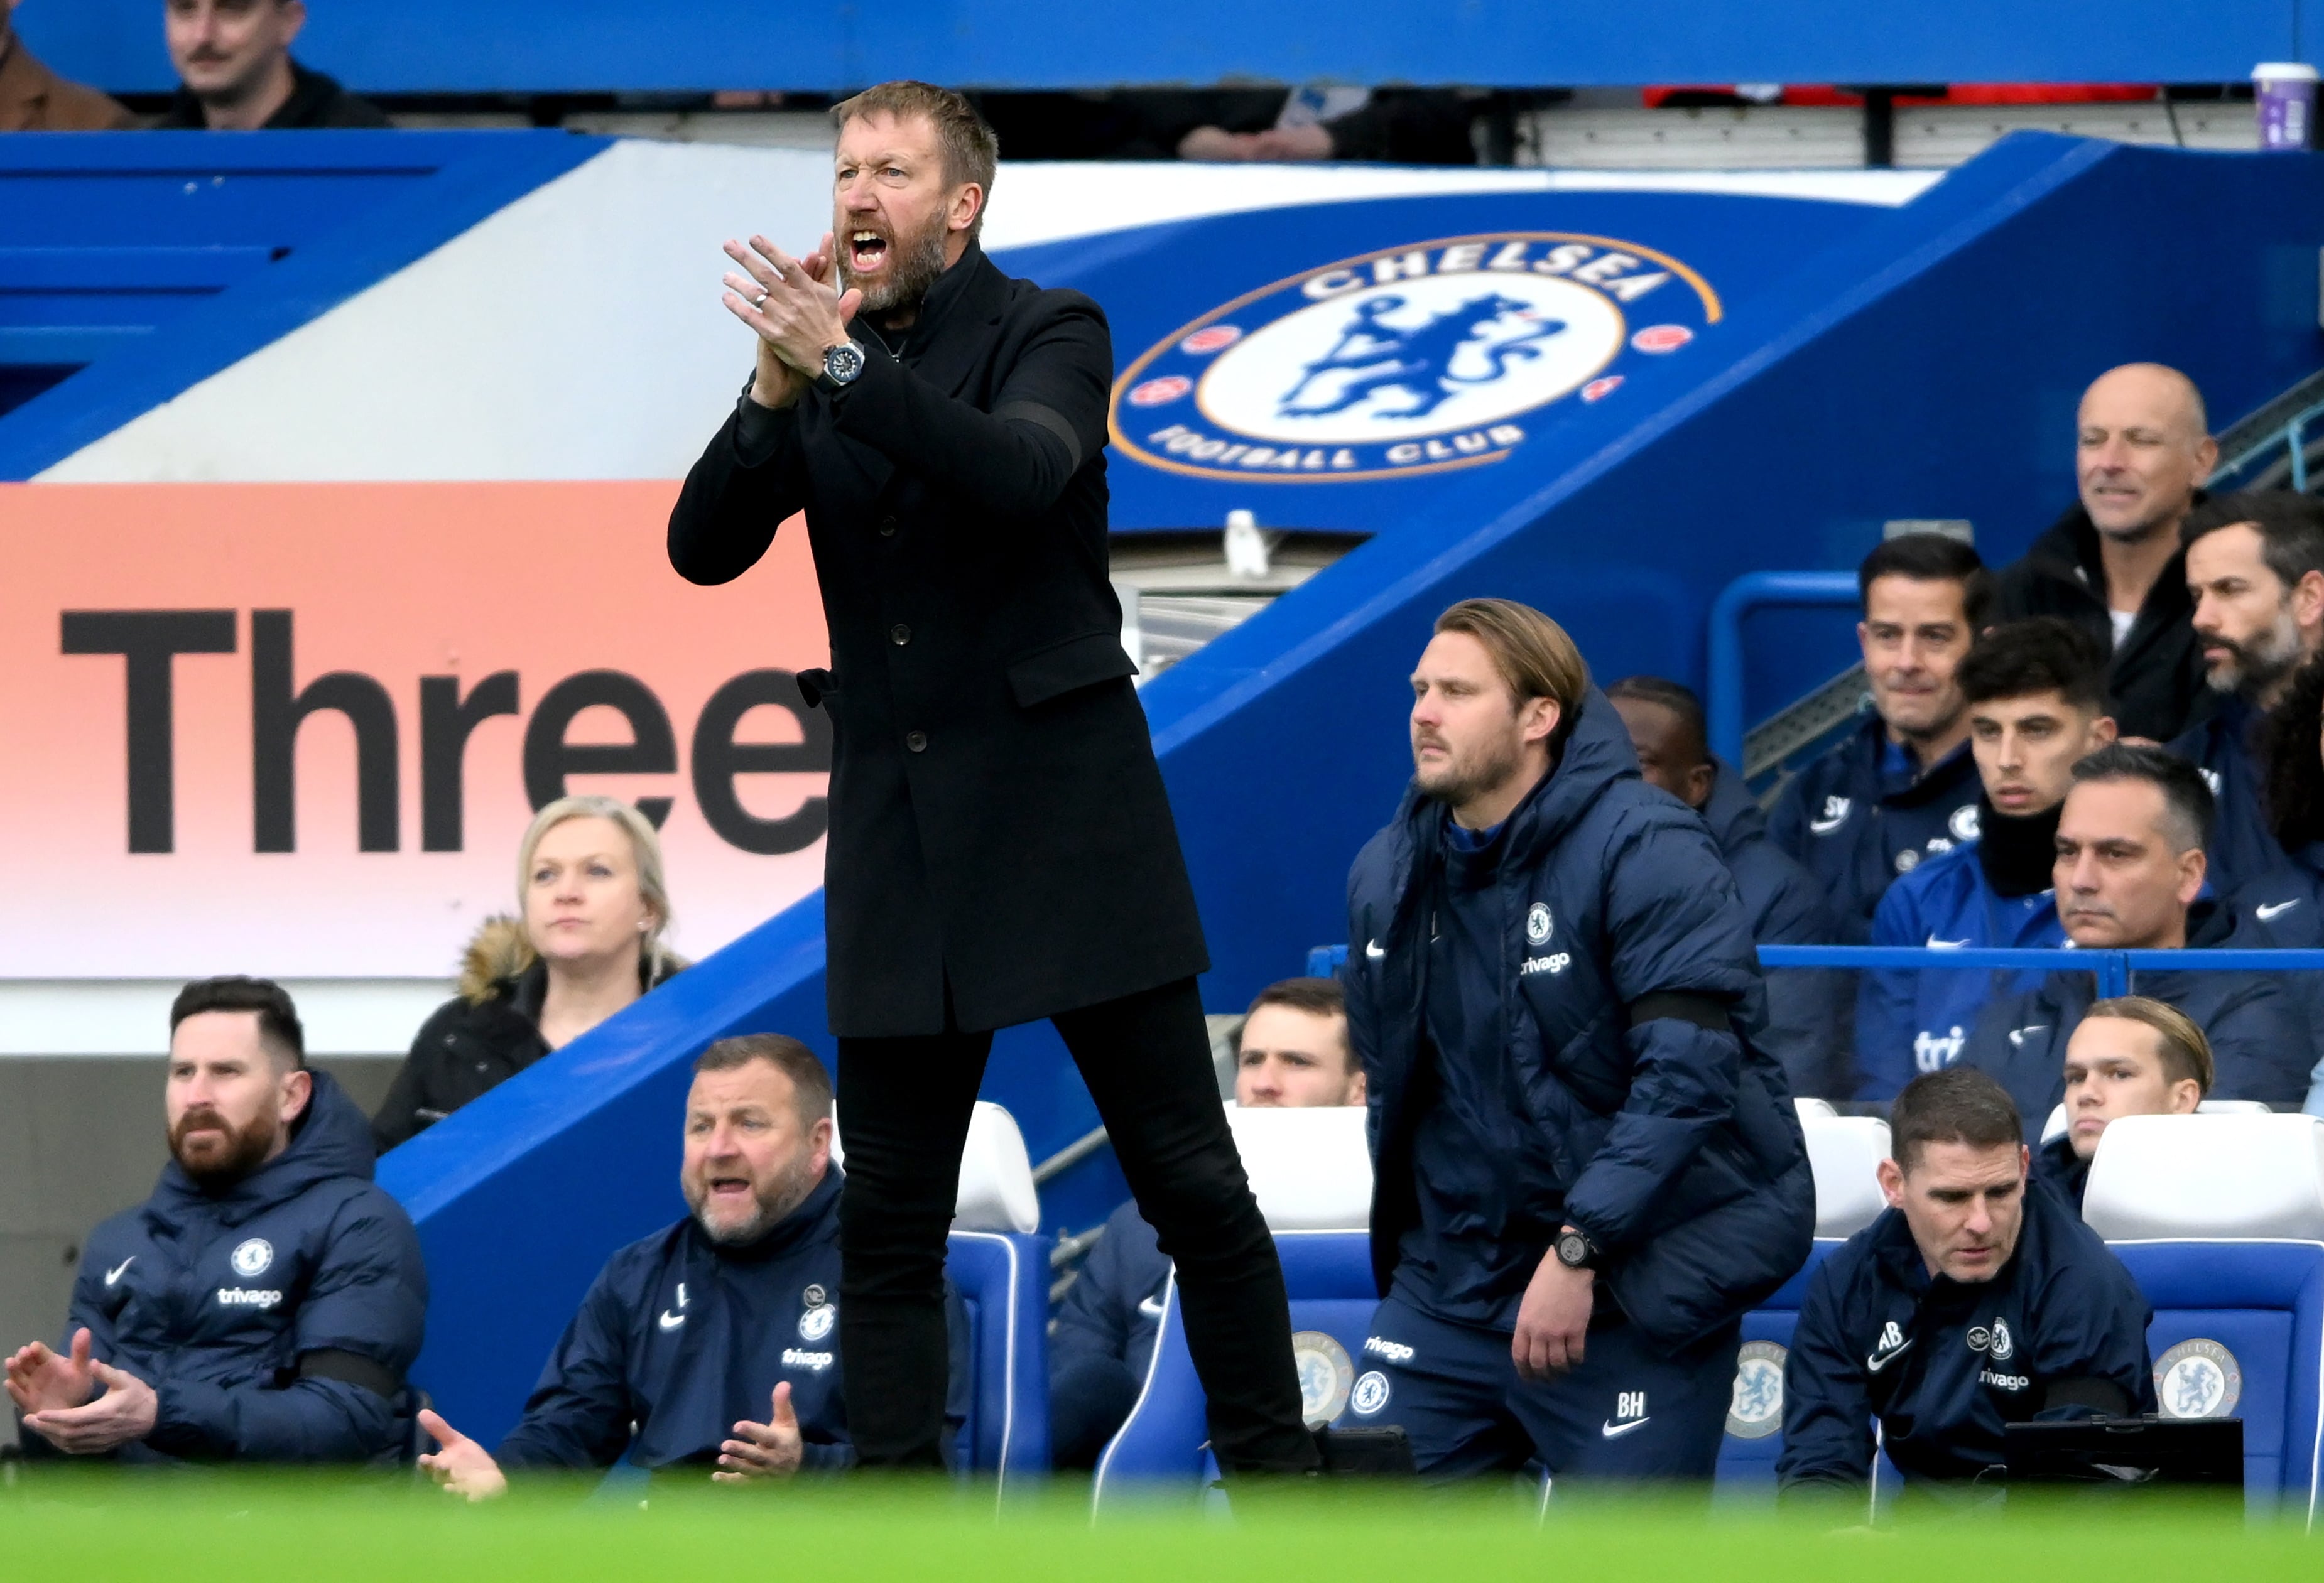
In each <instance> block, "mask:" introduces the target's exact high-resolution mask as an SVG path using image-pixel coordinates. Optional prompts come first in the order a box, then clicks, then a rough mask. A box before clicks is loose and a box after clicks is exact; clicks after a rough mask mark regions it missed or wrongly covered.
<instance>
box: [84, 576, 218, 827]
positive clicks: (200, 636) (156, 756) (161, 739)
mask: <svg viewBox="0 0 2324 1583" xmlns="http://www.w3.org/2000/svg"><path fill="white" fill-rule="evenodd" d="M234 614H235V612H232V611H230V610H69V611H66V612H63V618H62V621H61V626H62V636H63V652H65V653H67V654H118V655H120V656H121V657H122V658H123V660H124V661H125V662H126V663H125V666H124V669H125V670H126V672H127V686H126V689H125V693H126V696H125V703H124V710H123V713H124V716H125V718H126V722H127V730H128V739H129V750H128V761H129V850H130V851H133V852H166V851H172V850H174V848H175V844H176V839H177V769H176V764H177V756H176V751H175V747H174V743H175V734H176V721H177V708H176V703H175V693H174V690H173V688H172V686H171V683H172V680H173V676H174V665H173V662H174V661H175V659H176V658H177V657H178V656H179V655H180V654H232V653H233V652H234V650H235V635H234V630H235V629H234Z"/></svg>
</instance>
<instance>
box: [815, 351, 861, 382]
mask: <svg viewBox="0 0 2324 1583" xmlns="http://www.w3.org/2000/svg"><path fill="white" fill-rule="evenodd" d="M862 372H863V348H862V347H861V346H859V345H856V344H855V343H854V342H853V341H842V342H841V343H840V344H839V345H836V346H834V347H831V348H830V349H829V350H827V351H825V353H824V354H823V372H822V373H819V374H817V375H816V377H815V382H816V389H818V390H820V391H823V393H824V394H825V395H827V396H835V395H837V394H839V392H840V391H844V390H845V389H846V388H847V387H848V386H850V385H852V384H853V383H854V382H855V381H856V379H857V377H858V376H859V375H861V374H862Z"/></svg>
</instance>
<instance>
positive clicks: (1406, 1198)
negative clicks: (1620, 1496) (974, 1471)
mask: <svg viewBox="0 0 2324 1583" xmlns="http://www.w3.org/2000/svg"><path fill="white" fill-rule="evenodd" d="M1413 685H1414V691H1415V701H1414V704H1413V709H1412V716H1411V732H1412V744H1413V759H1414V763H1415V774H1414V778H1413V783H1412V785H1411V787H1409V788H1408V789H1407V790H1406V794H1405V796H1404V799H1403V801H1402V803H1401V805H1399V806H1398V808H1397V815H1396V818H1395V821H1394V822H1393V823H1392V824H1389V825H1388V828H1387V829H1385V830H1383V831H1382V832H1380V833H1379V834H1378V835H1376V836H1374V837H1373V838H1372V840H1371V841H1370V842H1369V843H1368V844H1367V845H1366V846H1365V848H1364V850H1363V851H1362V853H1361V854H1360V856H1359V857H1358V858H1357V859H1356V862H1355V866H1354V869H1353V870H1352V872H1351V874H1350V876H1349V879H1348V907H1349V936H1348V939H1349V958H1348V970H1347V975H1346V985H1347V991H1348V1031H1349V1035H1350V1038H1351V1041H1352V1042H1353V1044H1354V1045H1355V1048H1356V1053H1357V1055H1358V1057H1359V1058H1360V1060H1361V1061H1362V1063H1363V1065H1364V1074H1365V1077H1366V1080H1367V1082H1368V1085H1369V1100H1368V1102H1369V1107H1370V1114H1369V1130H1370V1136H1371V1143H1372V1150H1373V1158H1374V1164H1375V1172H1374V1186H1373V1205H1372V1227H1371V1246H1372V1265H1373V1270H1374V1274H1375V1276H1376V1278H1377V1279H1378V1281H1379V1286H1380V1290H1381V1292H1382V1293H1383V1294H1384V1300H1383V1301H1382V1302H1381V1303H1380V1306H1379V1310H1378V1311H1377V1312H1376V1313H1375V1315H1374V1317H1373V1321H1372V1324H1371V1329H1370V1334H1369V1336H1368V1338H1367V1339H1366V1340H1365V1342H1364V1348H1363V1358H1362V1359H1361V1361H1360V1363H1359V1365H1358V1367H1360V1368H1361V1369H1363V1370H1364V1371H1365V1372H1363V1373H1362V1374H1360V1376H1358V1378H1357V1380H1356V1383H1355V1385H1354V1388H1353V1390H1352V1391H1351V1394H1350V1397H1349V1402H1350V1410H1351V1413H1352V1414H1353V1416H1354V1419H1355V1421H1356V1422H1360V1423H1373V1424H1399V1425H1401V1426H1402V1427H1403V1428H1404V1429H1405V1431H1406V1433H1407V1434H1408V1435H1409V1437H1410V1439H1411V1442H1412V1450H1413V1454H1414V1458H1415V1460H1416V1463H1417V1465H1418V1467H1419V1469H1420V1471H1421V1472H1422V1473H1423V1474H1424V1475H1425V1476H1428V1477H1436V1478H1452V1477H1463V1476H1472V1475H1481V1474H1488V1473H1492V1472H1496V1471H1501V1470H1514V1469H1517V1468H1523V1467H1525V1466H1526V1464H1528V1463H1533V1462H1537V1463H1538V1464H1539V1465H1540V1466H1541V1467H1542V1468H1545V1469H1546V1470H1547V1471H1548V1472H1549V1473H1550V1474H1552V1475H1554V1476H1555V1477H1560V1478H1565V1477H1585V1478H1586V1477H1610V1478H1641V1477H1655V1478H1684V1479H1707V1478H1708V1477H1710V1476H1711V1470H1712V1466H1713V1463H1714V1462H1715V1460H1716V1459H1717V1455H1718V1450H1719V1443H1720V1434H1721V1432H1722V1429H1723V1425H1724V1423H1725V1421H1726V1416H1727V1410H1728V1405H1729V1399H1730V1396H1731V1394H1732V1386H1733V1383H1734V1378H1735V1361H1736V1354H1737V1349H1738V1345H1739V1341H1738V1330H1739V1326H1738V1319H1739V1316H1740V1315H1741V1313H1742V1312H1743V1311H1745V1310H1746V1309H1748V1308H1749V1307H1750V1306H1751V1305H1752V1304H1753V1303H1755V1302H1758V1301H1759V1300H1760V1299H1762V1298H1764V1297H1765V1296H1766V1294H1767V1293H1770V1292H1772V1291H1774V1290H1775V1288H1776V1287H1777V1286H1778V1285H1780V1284H1782V1283H1783V1282H1784V1280H1785V1279H1786V1278H1788V1277H1789V1276H1790V1275H1792V1273H1793V1272H1794V1271H1795V1270H1797V1269H1798V1268H1799V1266H1800V1265H1801V1263H1802V1262H1803V1260H1804V1259H1805V1257H1806V1256H1807V1252H1808V1248H1809V1246H1810V1243H1811V1240H1812V1231H1813V1222H1814V1213H1815V1206H1814V1197H1815V1194H1814V1184H1813V1182H1812V1178H1811V1176H1810V1173H1809V1170H1808V1164H1807V1157H1806V1150H1805V1147H1804V1146H1803V1143H1802V1139H1801V1134H1800V1127H1799V1122H1798V1119H1797V1118H1796V1116H1795V1115H1794V1111H1793V1108H1792V1104H1791V1096H1790V1094H1789V1092H1788V1091H1786V1089H1785V1088H1784V1078H1783V1072H1782V1070H1781V1068H1779V1067H1778V1066H1777V1065H1776V1064H1775V1061H1774V1059H1773V1058H1772V1057H1770V1056H1769V1055H1767V1054H1766V1053H1765V1051H1763V1050H1762V1049H1760V1048H1759V1046H1758V1045H1757V1038H1756V1035H1757V1029H1758V1027H1759V1026H1761V1022H1762V1018H1763V1015H1764V1013H1763V1009H1762V1005H1761V1000H1762V994H1763V991H1762V989H1761V986H1760V981H1759V975H1758V971H1757V965H1756V963H1755V961H1754V958H1753V953H1752V947H1751V938H1750V933H1749V930H1748V925H1747V924H1746V921H1745V918H1744V914H1743V907H1742V903H1741V902H1740V901H1739V900H1738V897H1737V896H1736V894H1735V886H1734V881H1733V879H1731V878H1730V877H1729V874H1728V872H1727V868H1726V865H1725V864H1724V863H1722V862H1721V861H1720V858H1719V853H1718V851H1717V850H1716V849H1715V848H1714V847H1713V846H1712V845H1711V839H1710V836H1709V834H1708V833H1706V832H1705V831H1704V829H1703V827H1702V824H1701V821H1700V820H1698V819H1696V818H1695V817H1694V815H1692V814H1691V813H1689V812H1688V811H1687V810H1686V808H1684V807H1683V805H1680V804H1678V803H1677V802H1675V801H1674V800H1673V799H1672V798H1670V797H1668V796H1665V795H1664V794H1663V793H1661V792H1659V791H1657V790H1655V789H1654V788H1653V787H1648V786H1646V784H1645V783H1644V782H1643V781H1641V780H1640V779H1639V778H1638V770H1637V757H1636V755H1635V754H1634V753H1633V752H1632V750H1631V748H1630V742H1629V738H1628V733H1627V732H1625V730H1624V728H1623V725H1622V722H1621V719H1620V717H1619V716H1618V715H1617V714H1616V713H1615V712H1614V708H1613V705H1612V704H1609V702H1608V701H1607V700H1606V698H1605V696H1604V695H1602V694H1600V693H1598V692H1597V691H1595V690H1594V689H1592V688H1591V686H1590V685H1589V676H1588V671H1587V669H1586V668H1585V667H1584V666H1583V663H1582V657H1581V655H1580V654H1579V653H1578V652H1577V651H1576V650H1575V649H1574V647H1573V644H1572V640H1571V639H1570V638H1568V637H1567V636H1566V635H1565V632H1564V631H1563V629H1562V628H1560V627H1559V626H1558V625H1557V624H1556V623H1555V622H1554V621H1551V620H1550V619H1549V618H1548V617H1547V616H1545V615H1543V614H1542V613H1541V612H1539V611H1535V610H1532V609H1529V608H1527V607H1526V606H1525V605H1521V604H1516V603H1511V602H1508V601H1505V600H1467V601H1463V602H1462V603H1459V604H1456V605H1454V606H1452V608H1451V609H1449V610H1447V611H1446V612H1444V613H1443V615H1441V616H1440V617H1438V618H1437V622H1436V634H1435V637H1434V639H1433V640H1431V641H1430V643H1429V645H1428V647H1427V649H1426V651H1425V653H1423V655H1422V656H1421V658H1420V663H1419V666H1418V667H1417V669H1416V671H1415V673H1414V677H1413Z"/></svg>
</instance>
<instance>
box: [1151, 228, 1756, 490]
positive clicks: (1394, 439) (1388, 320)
mask: <svg viewBox="0 0 2324 1583" xmlns="http://www.w3.org/2000/svg"><path fill="white" fill-rule="evenodd" d="M1720 313H1721V309H1720V302H1719V298H1718V294H1717V293H1715V292H1714V291H1712V290H1711V287H1710V284H1709V283H1708V282H1707V281H1704V280H1703V279H1702V277H1701V276H1700V275H1698V274H1696V273H1695V272H1693V271H1692V270H1691V269H1689V268H1688V267H1687V266H1686V265H1684V264H1683V263H1681V262H1679V261H1678V260H1676V259H1674V258H1672V257H1670V256H1669V255H1668V254H1666V253H1659V252H1656V251H1655V249H1653V248H1651V247H1645V246H1641V245H1640V244H1637V243H1633V242H1624V241H1620V240H1618V239H1617V238H1614V237H1609V236H1585V235H1574V234H1568V233H1564V232H1551V231H1524V232H1509V233H1508V234H1506V235H1489V236H1456V237H1447V238H1445V239H1443V240H1441V241H1436V242H1426V243H1421V244H1414V245H1407V246H1402V247H1391V248H1385V249H1382V250H1381V251H1380V252H1379V253H1366V254H1364V255H1363V256H1361V257H1360V258H1351V259H1343V260H1342V261H1340V262H1336V263H1332V264H1327V265H1324V266H1323V267H1322V268H1320V269H1315V270H1310V271H1307V272H1304V273H1302V274H1298V275H1294V276H1292V277H1290V278H1289V279H1287V280H1283V281H1277V282H1276V283H1275V284H1273V285H1271V286H1265V287H1261V288H1260V289H1259V290H1257V291H1253V292H1250V293H1248V294H1246V295H1244V296H1241V297H1238V298H1236V299H1234V300H1233V301H1231V302H1230V303H1228V304H1226V305H1225V306H1224V307H1222V308H1215V309H1213V311H1211V312H1210V313H1207V314H1205V315H1203V317H1202V318H1198V319H1196V320H1195V321H1194V323H1192V324H1189V325H1183V326H1181V327H1179V328H1178V329H1176V330H1175V331H1173V332H1172V333H1171V336H1170V337H1169V339H1167V340H1166V341H1164V342H1162V343H1161V344H1160V345H1157V346H1155V347H1153V348H1151V349H1150V350H1148V352H1147V353H1146V354H1145V355H1144V356H1142V357H1140V358H1139V359H1138V361H1137V362H1135V363H1133V364H1130V368H1129V371H1128V372H1127V373H1124V374H1123V375H1122V376H1121V378H1120V380H1118V381H1116V382H1115V384H1114V389H1113V410H1112V413H1111V423H1112V437H1113V443H1114V444H1115V445H1116V446H1119V447H1120V449H1121V450H1123V451H1125V452H1127V453H1128V454H1129V455H1130V456H1135V457H1137V458H1138V459H1139V461H1141V462H1145V463H1148V464H1150V465H1154V466H1157V467H1161V468H1165V469H1167V470H1168V471H1170V472H1173V473H1183V474H1192V475H1194V476H1195V477H1198V478H1239V479H1256V480H1262V481H1273V482H1277V483H1311V482H1320V481H1326V480H1332V479H1374V478H1392V477H1396V476H1397V475H1399V474H1422V473H1438V472H1443V471H1444V470H1445V469H1447V468H1452V467H1470V466H1475V465H1479V464H1481V463H1485V462H1498V461H1499V460H1500V459H1501V458H1502V457H1504V456H1508V455H1509V454H1510V453H1511V452H1513V451H1515V450H1517V448H1518V447H1519V446H1522V445H1524V444H1525V442H1526V438H1527V437H1528V436H1529V434H1530V433H1531V429H1532V426H1534V425H1535V424H1537V423H1538V422H1539V420H1540V417H1541V414H1542V411H1543V410H1544V409H1545V408H1547V407H1549V406H1550V405H1551V404H1552V403H1554V402H1557V401H1560V400H1565V399H1566V398H1567V397H1570V396H1575V395H1577V394H1578V396H1579V399H1580V400H1582V402H1584V403H1594V402H1597V401H1600V400H1605V399H1606V398H1607V397H1609V396H1611V395H1612V394H1614V392H1615V391H1617V390H1618V389H1619V388H1620V387H1621V384H1622V382H1623V378H1624V375H1623V373H1621V372H1620V370H1621V367H1622V365H1623V361H1624V359H1625V358H1627V357H1628V356H1630V355H1631V354H1641V355H1644V356H1646V357H1650V358H1651V357H1664V356H1668V355H1670V354H1673V353H1675V352H1679V351H1681V350H1682V349H1683V348H1684V347H1685V346H1686V345H1689V344H1690V343H1691V342H1692V341H1693V340H1694V339H1695V338H1696V336H1698V335H1699V333H1700V332H1701V330H1702V329H1703V328H1704V327H1707V326H1710V325H1712V324H1715V323H1717V322H1718V321H1719V318H1720ZM1634 320H1635V321H1638V322H1636V323H1634V322H1633V321H1634Z"/></svg>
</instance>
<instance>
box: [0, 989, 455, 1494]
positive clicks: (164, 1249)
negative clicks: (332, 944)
mask: <svg viewBox="0 0 2324 1583" xmlns="http://www.w3.org/2000/svg"><path fill="white" fill-rule="evenodd" d="M163 1111H164V1114H165V1116H166V1118H167V1120H168V1126H169V1142H170V1163H169V1164H167V1165H165V1166H163V1167H162V1169H161V1181H160V1183H157V1184H156V1185H155V1187H154V1189H153V1196H152V1198H150V1199H148V1200H146V1201H145V1202H144V1203H143V1204H141V1205H139V1206H138V1207H136V1208H135V1209H132V1210H123V1211H122V1212H121V1213H120V1214H118V1215H115V1216H114V1217H113V1219H109V1220H107V1221H106V1222H105V1223H104V1224H103V1225H101V1226H99V1227H98V1228H97V1229H96V1230H95V1231H93V1232H91V1233H90V1234H89V1238H88V1246H87V1247H86V1248H85V1249H84V1250H83V1252H82V1254H81V1261H80V1275H79V1277H78V1279H77V1280H76V1281H75V1282H74V1283H73V1295H72V1311H71V1316H70V1317H69V1319H68V1320H67V1321H65V1333H66V1335H67V1336H68V1338H69V1339H68V1341H67V1342H66V1345H65V1348H64V1350H63V1351H62V1352H51V1350H50V1349H49V1348H47V1347H45V1346H43V1345H42V1344H41V1343H40V1342H37V1341H35V1342H33V1343H32V1345H31V1346H29V1347H25V1348H21V1349H19V1350H18V1351H17V1352H16V1353H15V1355H14V1357H12V1358H9V1359H8V1361H7V1367H6V1381H7V1389H8V1394H9V1396H10V1397H11V1398H12V1399H14V1402H15V1404H16V1409H17V1411H18V1412H20V1413H23V1414H24V1421H23V1422H24V1428H25V1429H26V1430H27V1431H30V1432H29V1433H28V1434H27V1435H26V1436H25V1437H24V1450H25V1452H26V1454H27V1455H28V1456H34V1457H38V1456H46V1455H53V1454H55V1453H56V1452H59V1451H61V1452H66V1453H69V1454H70V1455H72V1456H76V1457H110V1458H114V1459H117V1460H119V1461H123V1462H149V1463H150V1462H173V1461H185V1462H375V1463H392V1462H393V1461H394V1460H395V1459H397V1457H398V1456H399V1454H400V1453H401V1450H402V1449H403V1447H404V1446H405V1444H406V1443H407V1442H408V1440H409V1439H410V1406H409V1405H408V1404H407V1401H406V1396H405V1392H404V1371H405V1370H407V1369H409V1368H410V1367H411V1362H412V1359H413V1358H417V1357H418V1356H419V1355H420V1328H421V1324H422V1321H423V1320H424V1319H425V1317H426V1314H427V1310H428V1277H427V1275H425V1274H424V1273H423V1271H422V1269H421V1267H420V1239H419V1238H418V1237H417V1236H416V1235H415V1234H414V1233H413V1231H412V1229H411V1222H410V1219H407V1218H406V1217H405V1215H404V1212H403V1210H402V1208H401V1206H400V1205H399V1204H397V1203H396V1201H394V1200H393V1199H392V1198H390V1197H388V1195H387V1194H386V1193H385V1192H382V1191H381V1190H380V1189H379V1188H378V1187H376V1186H374V1184H373V1183H372V1152H371V1139H370V1137H368V1136H367V1134H366V1131H365V1128H364V1118H363V1112H362V1111H361V1110H359V1109H356V1108H355V1103H354V1101H352V1100H349V1099H348V1098H347V1097H346V1093H345V1092H344V1091H341V1090H340V1088H339V1086H338V1085H337V1083H335V1082H334V1081H332V1080H331V1077H330V1074H329V1073H327V1072H312V1071H309V1069H308V1067H307V1058H306V1038H305V1034H304V1032H303V1030H301V1029H300V1026H299V1013H298V1010H297V1008H295V1007H294V1006H292V1004H291V997H290V996H288V995H286V994H284V993H283V992H282V990H281V988H280V987H279V986H277V985H274V984H271V983H269V982H267V981H266V980H263V979H205V980H199V981H198V982H196V983H191V984H189V985H187V986H186V987H185V989H183V990H181V991H180V993H179V996H178V999H177V1001H176V1003H175V1004H174V1005H172V1006H171V1008H170V1063H169V1078H168V1081H167V1084H166V1086H165V1088H164V1090H163Z"/></svg>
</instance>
